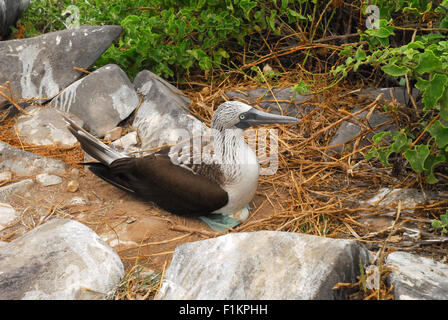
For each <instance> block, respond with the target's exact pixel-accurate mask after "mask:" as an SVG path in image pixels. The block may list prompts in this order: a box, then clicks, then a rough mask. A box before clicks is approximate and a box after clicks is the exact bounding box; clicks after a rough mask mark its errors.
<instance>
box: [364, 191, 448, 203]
mask: <svg viewBox="0 0 448 320" xmlns="http://www.w3.org/2000/svg"><path fill="white" fill-rule="evenodd" d="M446 196H447V194H446V193H445V194H443V193H437V192H433V191H429V190H428V191H426V192H425V193H423V192H421V191H420V190H418V189H413V188H408V189H399V188H396V189H389V188H381V189H380V190H379V191H378V193H377V194H376V195H374V196H373V197H372V198H370V199H369V200H367V201H360V203H361V204H363V205H371V206H390V205H393V206H396V205H397V204H398V201H401V204H402V208H414V207H415V206H416V205H418V204H421V203H424V202H426V201H429V202H430V203H431V201H433V202H434V201H436V199H438V198H440V200H443V199H444V198H445V199H446Z"/></svg>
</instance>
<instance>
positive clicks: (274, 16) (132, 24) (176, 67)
mask: <svg viewBox="0 0 448 320" xmlns="http://www.w3.org/2000/svg"><path fill="white" fill-rule="evenodd" d="M70 5H75V6H76V7H77V8H78V9H79V15H78V19H79V24H80V25H100V24H118V25H121V26H122V27H123V29H124V31H123V36H122V37H121V38H120V39H119V41H118V42H117V43H116V44H115V45H114V46H112V47H111V48H110V49H109V50H108V51H107V52H106V53H105V54H104V55H103V56H102V58H101V59H100V61H99V62H98V67H99V66H101V65H104V64H107V63H116V64H118V65H120V66H121V67H122V68H123V69H124V70H127V72H128V73H129V74H130V75H131V76H133V75H135V74H136V73H137V72H138V71H139V70H141V69H144V68H148V69H151V70H152V71H153V72H155V73H157V74H159V75H162V76H164V77H173V76H174V74H175V73H176V74H177V75H183V74H184V73H185V72H188V71H189V70H190V69H191V68H192V67H199V68H200V69H202V70H205V71H209V70H211V69H212V68H220V67H221V66H222V65H223V62H224V60H228V59H229V58H230V54H229V49H232V48H235V49H237V50H239V49H243V48H244V47H246V39H245V37H247V36H250V35H253V34H255V35H257V34H259V33H260V32H264V31H269V32H273V33H276V34H280V33H281V30H282V29H284V28H290V25H294V24H298V23H301V24H303V25H304V28H306V26H307V25H308V24H309V23H310V21H311V19H312V16H311V15H308V16H304V15H302V14H301V12H308V11H310V10H309V9H310V8H311V4H310V3H308V1H305V0H295V1H294V0H282V1H278V4H277V1H267V0H264V1H252V0H225V1H222V0H207V1H205V0H181V1H173V0H154V1H147V0H146V1H145V0H111V1H98V0H89V1H84V0H62V1H54V0H35V1H33V2H32V4H31V6H30V9H29V10H28V11H27V12H26V13H25V16H24V17H23V19H22V21H23V24H24V25H25V27H26V36H27V37H30V36H35V35H38V34H40V33H44V32H51V31H55V30H61V29H64V28H66V21H67V19H69V18H68V17H66V16H62V15H61V14H62V13H63V12H64V10H65V9H66V8H67V7H68V6H70ZM72 18H73V17H72ZM241 51H243V50H241Z"/></svg>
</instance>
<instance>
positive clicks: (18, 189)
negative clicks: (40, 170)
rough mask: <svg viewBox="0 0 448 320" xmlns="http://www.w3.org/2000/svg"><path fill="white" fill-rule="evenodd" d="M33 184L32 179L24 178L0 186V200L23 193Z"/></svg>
mask: <svg viewBox="0 0 448 320" xmlns="http://www.w3.org/2000/svg"><path fill="white" fill-rule="evenodd" d="M33 184H34V181H33V180H32V179H25V180H21V181H18V182H14V183H11V184H8V185H6V186H3V187H0V201H6V200H7V199H9V197H11V196H13V195H14V194H17V193H23V192H24V191H26V190H27V189H28V188H29V187H31V186H32V185H33Z"/></svg>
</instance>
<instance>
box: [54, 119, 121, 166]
mask: <svg viewBox="0 0 448 320" xmlns="http://www.w3.org/2000/svg"><path fill="white" fill-rule="evenodd" d="M61 115H62V117H63V118H64V119H65V121H66V122H67V124H68V126H67V128H68V130H69V131H70V132H71V133H72V134H73V135H74V136H75V137H76V139H77V140H78V141H79V143H80V144H81V148H82V149H83V150H84V151H85V152H87V153H88V154H89V155H90V156H92V157H93V158H95V159H96V160H98V161H100V162H101V163H102V164H104V165H106V166H109V165H110V164H111V163H112V162H113V161H115V160H117V159H120V158H127V156H126V155H124V154H122V153H120V152H118V151H115V150H113V149H112V148H110V147H108V146H107V145H105V144H104V143H102V142H101V141H100V140H98V139H97V138H95V137H94V136H93V135H91V134H90V133H88V132H87V131H86V130H84V129H83V128H81V127H80V126H79V125H77V124H76V123H75V122H73V121H72V120H71V119H69V118H68V117H66V116H65V115H63V114H62V113H61Z"/></svg>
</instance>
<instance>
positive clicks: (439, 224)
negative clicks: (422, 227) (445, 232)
mask: <svg viewBox="0 0 448 320" xmlns="http://www.w3.org/2000/svg"><path fill="white" fill-rule="evenodd" d="M431 225H432V227H433V228H436V229H439V228H442V222H441V221H439V220H432V223H431Z"/></svg>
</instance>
